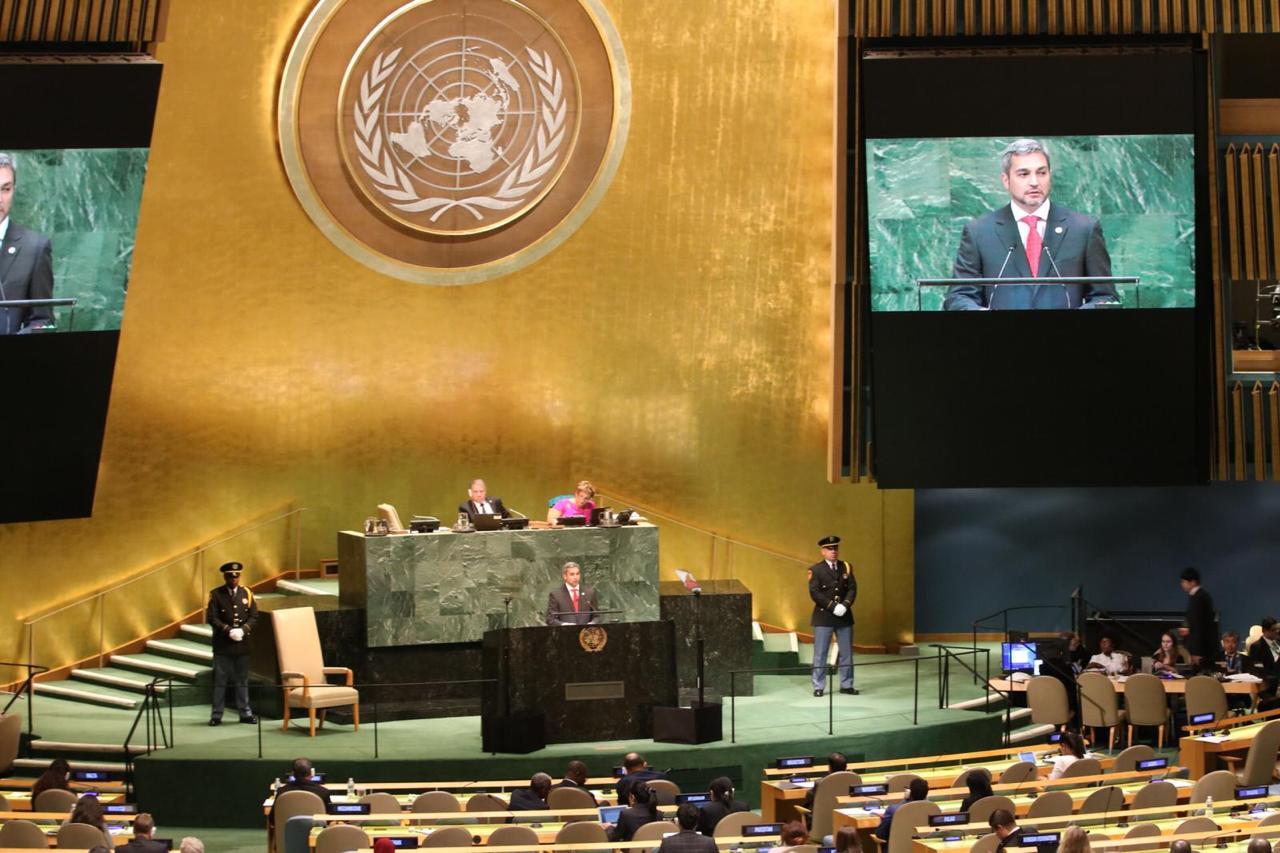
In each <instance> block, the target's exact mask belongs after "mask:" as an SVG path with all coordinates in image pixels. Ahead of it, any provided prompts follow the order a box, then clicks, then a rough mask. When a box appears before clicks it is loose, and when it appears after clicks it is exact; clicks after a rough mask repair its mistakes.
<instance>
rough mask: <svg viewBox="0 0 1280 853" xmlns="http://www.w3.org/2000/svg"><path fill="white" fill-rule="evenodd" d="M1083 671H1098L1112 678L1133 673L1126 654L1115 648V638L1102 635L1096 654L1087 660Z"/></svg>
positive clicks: (1131, 664)
mask: <svg viewBox="0 0 1280 853" xmlns="http://www.w3.org/2000/svg"><path fill="white" fill-rule="evenodd" d="M1085 669H1086V670H1089V669H1094V670H1097V669H1100V670H1102V671H1103V673H1105V674H1106V675H1112V676H1115V675H1128V674H1129V673H1131V672H1132V671H1133V663H1132V662H1131V661H1130V660H1129V655H1128V654H1127V653H1126V652H1122V651H1120V650H1119V649H1117V648H1116V640H1115V637H1112V636H1111V635H1110V634H1103V635H1102V639H1100V640H1098V654H1096V655H1094V656H1093V657H1091V658H1089V663H1088V664H1087V665H1086V666H1085Z"/></svg>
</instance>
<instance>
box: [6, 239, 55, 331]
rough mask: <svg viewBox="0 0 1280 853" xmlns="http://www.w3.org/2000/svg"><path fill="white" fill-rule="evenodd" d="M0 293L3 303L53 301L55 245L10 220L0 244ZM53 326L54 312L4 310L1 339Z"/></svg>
mask: <svg viewBox="0 0 1280 853" xmlns="http://www.w3.org/2000/svg"><path fill="white" fill-rule="evenodd" d="M0 289H2V290H3V297H0V298H3V299H6V300H8V299H52V298H53V245H52V243H50V241H49V238H48V237H46V236H45V235H43V234H41V233H40V232H38V231H32V230H31V229H30V228H24V227H22V226H21V225H19V224H17V223H16V222H14V221H13V219H10V220H9V230H8V231H7V232H6V233H5V235H4V242H3V243H0ZM51 322H53V309H52V308H48V307H45V308H4V307H0V335H16V334H17V333H18V332H19V331H20V330H22V329H23V328H24V327H29V326H31V325H33V324H34V325H42V324H45V323H51Z"/></svg>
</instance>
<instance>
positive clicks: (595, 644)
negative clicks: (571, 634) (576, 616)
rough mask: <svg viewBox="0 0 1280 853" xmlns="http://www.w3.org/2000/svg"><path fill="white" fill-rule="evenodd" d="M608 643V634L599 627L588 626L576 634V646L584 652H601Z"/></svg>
mask: <svg viewBox="0 0 1280 853" xmlns="http://www.w3.org/2000/svg"><path fill="white" fill-rule="evenodd" d="M608 642H609V632H608V631H606V630H605V629H604V628H601V627H600V626H599V625H588V626H587V627H585V628H583V629H582V630H581V631H579V632H578V645H580V646H582V650H583V651H584V652H602V651H604V647H605V644H606V643H608Z"/></svg>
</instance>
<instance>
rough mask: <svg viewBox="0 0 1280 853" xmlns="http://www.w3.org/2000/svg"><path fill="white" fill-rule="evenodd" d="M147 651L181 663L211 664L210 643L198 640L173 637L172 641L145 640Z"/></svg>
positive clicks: (211, 651) (211, 649)
mask: <svg viewBox="0 0 1280 853" xmlns="http://www.w3.org/2000/svg"><path fill="white" fill-rule="evenodd" d="M147 651H148V652H149V653H151V654H156V655H160V656H162V657H172V658H176V659H178V660H180V661H183V662H193V663H197V664H202V665H210V666H212V664H213V647H212V644H211V643H202V642H200V641H198V640H186V639H183V638H181V637H175V638H174V639H172V640H147Z"/></svg>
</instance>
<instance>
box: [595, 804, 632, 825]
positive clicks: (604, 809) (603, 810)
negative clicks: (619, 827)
mask: <svg viewBox="0 0 1280 853" xmlns="http://www.w3.org/2000/svg"><path fill="white" fill-rule="evenodd" d="M624 808H626V806H601V807H600V808H598V809H596V811H598V812H599V813H600V822H601V823H617V822H618V815H620V814H622V810H623V809H624Z"/></svg>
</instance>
